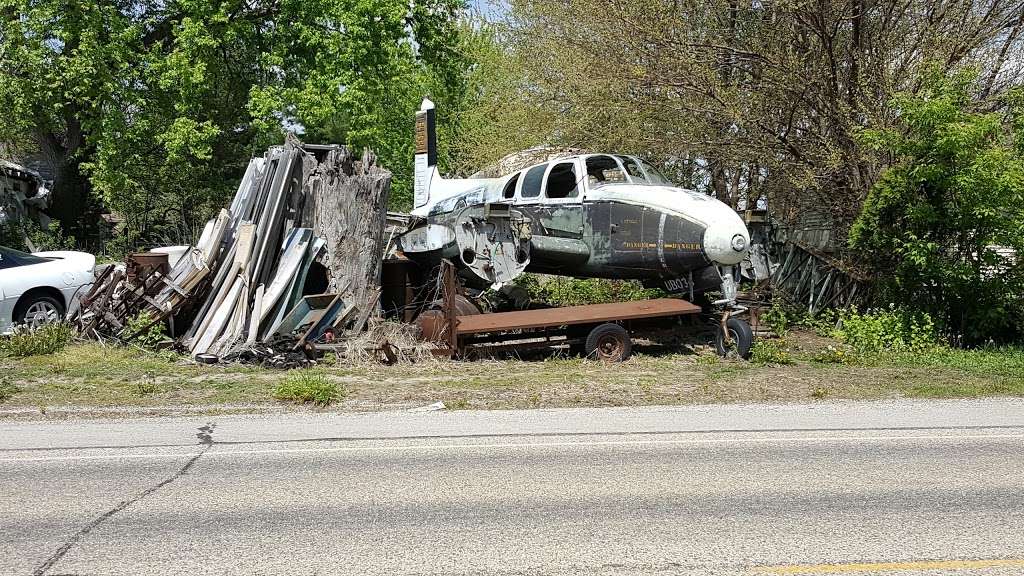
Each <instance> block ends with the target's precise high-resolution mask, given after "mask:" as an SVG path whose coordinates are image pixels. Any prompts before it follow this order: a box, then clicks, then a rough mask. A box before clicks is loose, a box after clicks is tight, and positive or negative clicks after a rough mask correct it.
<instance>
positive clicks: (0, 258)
mask: <svg viewBox="0 0 1024 576" xmlns="http://www.w3.org/2000/svg"><path fill="white" fill-rule="evenodd" d="M46 261H47V259H46V258H42V257H40V256H33V255H32V254H29V253H27V252H22V251H21V250H15V249H14V248H8V247H6V246H0V268H14V267H15V266H26V265H29V264H40V263H42V262H46Z"/></svg>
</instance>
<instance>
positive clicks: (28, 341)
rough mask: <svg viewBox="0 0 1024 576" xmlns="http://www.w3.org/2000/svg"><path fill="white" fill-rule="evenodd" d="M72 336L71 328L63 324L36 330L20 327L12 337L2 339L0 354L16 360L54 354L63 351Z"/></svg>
mask: <svg viewBox="0 0 1024 576" xmlns="http://www.w3.org/2000/svg"><path fill="white" fill-rule="evenodd" d="M72 336H73V332H72V330H71V327H70V326H68V325H67V324H64V323H61V322H53V323H50V324H45V325H43V326H41V327H39V328H36V329H34V330H33V329H29V328H26V327H24V326H19V327H17V328H15V329H14V331H13V332H12V333H11V335H10V336H8V337H6V338H3V339H0V352H3V353H4V354H5V355H7V356H13V357H15V358H24V357H26V356H41V355H46V354H53V353H55V352H60V351H61V350H63V349H64V347H65V346H67V345H68V343H69V342H71V338H72Z"/></svg>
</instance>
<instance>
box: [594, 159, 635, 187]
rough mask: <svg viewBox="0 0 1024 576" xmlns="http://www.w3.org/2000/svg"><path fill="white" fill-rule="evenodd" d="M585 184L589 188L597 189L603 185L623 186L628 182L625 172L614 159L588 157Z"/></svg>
mask: <svg viewBox="0 0 1024 576" xmlns="http://www.w3.org/2000/svg"><path fill="white" fill-rule="evenodd" d="M587 182H588V183H589V184H590V187H591V188H597V187H599V186H604V185H605V184H623V183H625V182H628V180H627V178H626V171H625V170H623V168H622V165H621V164H619V161H618V160H616V159H615V158H614V157H612V156H590V157H588V158H587Z"/></svg>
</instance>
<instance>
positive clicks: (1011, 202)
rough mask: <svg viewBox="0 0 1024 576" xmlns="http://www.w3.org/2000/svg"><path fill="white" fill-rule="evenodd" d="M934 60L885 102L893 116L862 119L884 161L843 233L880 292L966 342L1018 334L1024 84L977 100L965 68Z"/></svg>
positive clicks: (1022, 300) (1022, 281)
mask: <svg viewBox="0 0 1024 576" xmlns="http://www.w3.org/2000/svg"><path fill="white" fill-rule="evenodd" d="M943 70H944V68H943V67H941V66H935V67H933V68H932V69H931V71H930V72H929V73H928V74H926V75H925V81H924V82H923V83H922V84H921V86H920V89H919V90H918V91H917V92H916V93H914V94H904V95H901V96H899V97H898V98H897V99H896V100H895V102H894V104H895V106H896V108H897V109H898V111H899V114H897V115H896V118H897V119H898V124H899V126H898V127H897V129H893V130H865V131H863V132H862V133H861V134H860V138H861V140H862V142H863V143H865V144H867V145H868V146H870V147H873V148H875V149H876V150H878V151H879V152H881V153H882V154H883V155H884V157H886V158H892V159H893V162H892V165H891V167H890V168H889V169H887V170H886V171H885V172H884V173H883V174H882V175H881V177H880V178H879V179H878V181H877V182H876V183H875V185H874V186H873V187H872V188H871V190H870V192H869V194H868V196H867V199H866V200H865V201H864V204H863V207H862V210H861V213H860V215H859V216H858V218H857V220H856V221H855V222H854V224H853V226H852V228H851V230H850V236H849V241H850V245H851V247H852V248H854V249H855V250H857V251H858V252H859V254H860V256H861V257H862V258H864V259H865V260H866V261H867V262H870V264H871V266H872V268H873V269H874V270H875V271H877V274H876V278H877V280H878V288H879V290H880V293H881V294H883V295H884V296H885V297H886V300H888V301H895V302H899V303H900V304H901V305H902V306H903V307H905V308H909V309H915V310H921V311H923V312H928V313H929V314H931V315H932V318H934V319H935V320H936V321H937V322H939V324H940V325H941V326H940V327H941V328H942V329H943V331H946V332H950V333H953V334H956V335H958V336H962V337H963V339H964V341H965V342H967V343H981V342H985V341H988V340H990V339H995V340H1011V339H1013V338H1014V337H1020V336H1022V335H1024V334H1022V332H1021V325H1022V322H1024V269H1022V268H1021V267H1020V266H1018V265H1015V264H1014V261H1013V257H1012V256H1009V257H1008V256H1007V255H1006V253H1007V252H1010V253H1012V252H1013V251H1015V252H1016V253H1017V254H1024V228H1022V227H1021V222H1024V202H1021V198H1022V197H1024V90H1015V91H1012V92H1011V93H1010V94H1009V95H1008V98H1007V101H1006V104H1007V106H1005V107H1003V108H1001V109H999V110H998V111H995V112H984V111H979V110H978V109H977V107H976V106H975V104H974V102H973V99H972V92H973V90H974V89H975V87H976V85H975V80H976V79H977V76H976V74H974V73H973V72H971V71H963V72H958V73H954V74H953V75H951V76H947V75H946V74H945V73H944V72H943Z"/></svg>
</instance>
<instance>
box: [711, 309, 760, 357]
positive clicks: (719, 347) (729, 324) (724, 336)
mask: <svg viewBox="0 0 1024 576" xmlns="http://www.w3.org/2000/svg"><path fill="white" fill-rule="evenodd" d="M753 344H754V331H753V330H751V329H750V324H747V322H746V321H745V320H740V319H739V318H729V317H728V312H726V315H725V316H723V318H722V325H721V327H719V328H718V330H716V331H715V350H716V351H717V352H718V355H719V356H721V357H723V358H743V359H744V360H745V359H748V358H750V349H751V347H752V346H753Z"/></svg>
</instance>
